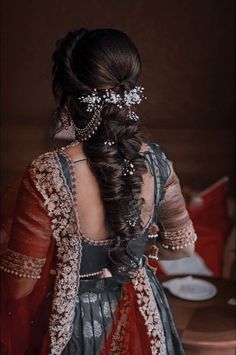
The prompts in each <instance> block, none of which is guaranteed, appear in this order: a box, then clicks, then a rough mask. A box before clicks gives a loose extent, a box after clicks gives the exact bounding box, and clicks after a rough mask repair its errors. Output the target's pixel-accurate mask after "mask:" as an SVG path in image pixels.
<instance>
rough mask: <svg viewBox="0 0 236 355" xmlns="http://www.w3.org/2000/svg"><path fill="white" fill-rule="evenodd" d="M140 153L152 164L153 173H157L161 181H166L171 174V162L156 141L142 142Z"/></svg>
mask: <svg viewBox="0 0 236 355" xmlns="http://www.w3.org/2000/svg"><path fill="white" fill-rule="evenodd" d="M140 153H141V154H143V155H144V157H145V158H146V159H147V160H148V162H149V164H151V165H153V168H154V169H153V171H154V172H155V175H156V174H157V175H159V176H160V177H161V179H163V181H167V180H168V179H169V177H170V176H171V174H172V170H173V167H172V162H171V161H170V160H169V159H168V158H167V156H166V153H165V152H164V150H163V149H162V147H161V146H160V145H159V144H158V143H154V142H144V143H143V144H142V146H141V149H140Z"/></svg>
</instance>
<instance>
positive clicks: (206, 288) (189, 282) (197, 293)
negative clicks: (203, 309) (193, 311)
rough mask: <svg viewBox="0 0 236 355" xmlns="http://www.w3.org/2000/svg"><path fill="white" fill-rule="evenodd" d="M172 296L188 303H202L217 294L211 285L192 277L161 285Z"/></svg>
mask: <svg viewBox="0 0 236 355" xmlns="http://www.w3.org/2000/svg"><path fill="white" fill-rule="evenodd" d="M162 285H163V286H164V287H166V288H167V289H168V290H169V291H170V292H171V293H172V294H173V295H174V296H177V297H180V298H182V299H184V300H188V301H204V300H208V299H210V298H212V297H214V296H215V295H216V294H217V288H216V287H215V285H213V284H212V283H210V282H208V281H205V280H202V279H197V278H193V277H192V276H187V277H180V278H175V279H172V280H169V281H165V282H163V283H162Z"/></svg>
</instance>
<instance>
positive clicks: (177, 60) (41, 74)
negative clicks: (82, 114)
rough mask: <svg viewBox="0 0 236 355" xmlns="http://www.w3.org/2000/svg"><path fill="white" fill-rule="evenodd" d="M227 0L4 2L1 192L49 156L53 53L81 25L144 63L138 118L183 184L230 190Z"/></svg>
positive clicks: (230, 25) (230, 16) (230, 15)
mask: <svg viewBox="0 0 236 355" xmlns="http://www.w3.org/2000/svg"><path fill="white" fill-rule="evenodd" d="M234 3H235V2H234V0H224V1H222V0H126V1H125V0H123V1H122V0H120V1H117V0H109V1H108V0H87V1H82V0H80V1H79V0H69V1H59V0H50V1H45V0H41V1H39V0H37V1H36V0H31V1H26V0H22V1H18V0H2V12H1V15H2V41H1V44H2V52H1V53H2V54H1V62H2V68H1V69H2V72H1V78H2V88H1V110H2V120H1V181H2V184H1V189H2V190H3V189H4V188H5V186H6V185H7V184H8V183H9V182H10V181H11V180H12V179H13V178H14V177H15V176H17V175H19V174H21V173H22V172H23V171H24V169H25V167H26V165H27V164H28V163H29V162H30V161H31V160H32V159H33V158H35V157H36V156H37V155H38V154H40V153H42V152H45V151H46V150H48V149H50V145H51V143H50V137H49V126H50V121H51V114H52V112H53V109H54V101H53V97H52V94H51V87H50V84H51V82H50V81H51V76H50V75H51V53H52V51H53V49H54V44H55V41H56V40H57V39H58V38H60V37H61V36H63V34H64V33H65V32H67V31H68V30H71V29H75V28H78V27H88V28H89V29H91V28H97V27H115V28H118V29H120V30H122V31H125V32H127V33H128V34H129V35H130V36H131V38H132V39H133V40H134V42H135V43H136V45H137V47H138V48H139V50H140V53H141V55H142V58H143V64H144V67H143V76H142V78H141V84H142V85H143V86H144V87H145V93H146V96H148V100H146V101H145V103H144V104H143V105H142V108H141V110H142V117H143V122H144V124H145V126H146V127H147V129H148V131H149V135H150V138H151V139H152V140H154V141H156V142H158V143H159V144H160V145H161V146H162V147H163V149H164V150H165V151H166V153H167V155H168V157H169V158H170V159H171V160H172V161H174V162H175V169H176V171H177V173H178V174H179V176H180V179H181V182H182V184H188V185H189V186H190V187H192V188H193V189H197V190H201V189H204V188H206V187H207V186H209V185H210V184H211V183H213V182H215V181H216V180H217V179H218V178H220V177H222V176H224V175H228V176H230V179H231V193H233V190H234V188H233V185H234V181H235V180H234V178H235V177H234V156H235V143H234V141H235V138H234V114H235V113H234V107H235V106H234V94H235V93H234V66H235V64H234Z"/></svg>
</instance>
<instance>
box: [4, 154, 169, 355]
mask: <svg viewBox="0 0 236 355" xmlns="http://www.w3.org/2000/svg"><path fill="white" fill-rule="evenodd" d="M13 220H14V221H13V225H12V230H11V236H10V240H9V243H8V249H10V250H12V251H13V252H14V253H16V256H17V257H18V256H19V255H21V256H22V259H23V260H24V258H25V257H26V258H27V260H30V262H31V269H32V270H31V272H32V273H33V274H35V273H36V274H37V273H39V272H40V279H39V280H38V281H37V282H36V284H35V286H34V289H33V291H32V292H31V293H30V294H29V295H27V296H25V297H21V298H20V299H18V300H14V299H12V300H10V299H9V292H8V290H9V289H10V288H11V289H14V287H13V286H14V284H15V285H18V286H19V282H20V283H21V286H22V287H23V288H24V282H25V284H27V282H28V281H29V279H27V278H24V277H19V274H18V275H13V274H11V271H12V270H13V271H14V270H15V267H16V265H13V266H12V265H11V262H10V261H9V257H7V256H6V257H5V256H4V257H3V260H4V263H5V264H4V263H3V264H4V267H5V271H7V272H4V273H3V274H4V276H3V277H2V281H3V287H2V291H3V292H2V297H1V300H2V316H1V326H2V332H1V343H2V348H3V349H4V351H5V354H7V355H18V354H19V355H21V354H34V355H36V354H40V355H47V354H52V355H53V354H57V355H58V354H60V353H61V352H62V350H63V348H64V347H65V345H66V344H67V342H68V341H69V339H70V336H71V332H72V327H73V319H74V309H75V299H76V295H77V292H78V287H79V265H80V256H81V245H80V238H79V221H78V220H77V217H76V214H75V211H74V203H73V198H72V196H71V194H70V192H69V189H68V187H67V186H66V183H65V180H64V178H63V173H62V171H61V169H60V164H59V161H58V156H57V153H56V152H51V153H46V154H44V155H42V156H40V157H39V158H38V159H36V160H35V161H34V162H33V163H32V164H31V166H30V168H29V169H28V170H27V172H26V174H25V176H24V178H23V181H22V184H21V187H20V190H19V194H18V198H17V203H16V208H15V212H14V218H13ZM4 255H5V254H4ZM42 258H45V263H44V265H43V266H42V267H41V270H39V269H38V268H39V266H38V263H37V260H38V259H39V260H42ZM19 267H20V268H22V271H21V272H22V273H23V272H30V271H29V270H28V269H27V270H26V271H25V270H24V268H25V264H24V263H23V262H22V263H21V262H19ZM35 269H36V270H35ZM26 280H28V281H26ZM32 282H33V281H32ZM26 286H27V285H26ZM13 293H14V292H13ZM13 298H14V297H13ZM164 341H165V339H164V334H163V330H162V327H161V323H160V315H159V313H158V309H157V305H156V303H155V300H154V296H153V294H152V290H151V287H150V284H149V280H148V277H147V275H146V271H145V269H144V268H140V270H139V273H138V275H137V277H136V278H135V279H133V280H132V283H128V284H126V285H124V286H123V292H122V298H121V301H120V303H119V305H118V307H117V310H116V317H115V321H114V323H113V326H112V330H111V333H110V335H109V337H108V342H107V344H106V348H104V349H103V350H102V355H106V354H107V355H108V354H114V355H115V354H117V353H119V354H137V355H144V354H145V355H147V354H152V355H154V354H158V353H162V348H163V347H164V345H163V344H164ZM3 354H4V352H3Z"/></svg>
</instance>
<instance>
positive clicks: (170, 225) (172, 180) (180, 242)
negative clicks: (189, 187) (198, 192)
mask: <svg viewBox="0 0 236 355" xmlns="http://www.w3.org/2000/svg"><path fill="white" fill-rule="evenodd" d="M170 167H171V174H170V176H169V178H168V180H167V182H166V184H165V193H164V198H163V200H162V201H161V203H160V211H159V222H160V236H161V241H162V246H163V247H164V248H166V249H172V250H175V249H183V248H184V247H187V246H188V245H191V244H193V243H194V242H195V241H196V239H197V236H196V233H195V231H194V228H193V224H192V221H191V219H190V217H189V214H188V211H187V209H186V205H185V201H184V197H183V195H182V192H181V187H180V183H179V179H178V177H177V175H176V173H175V172H174V169H173V166H172V163H171V162H170Z"/></svg>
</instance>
